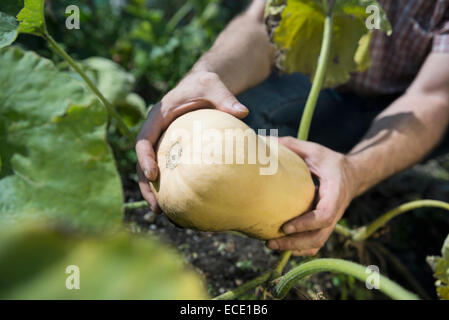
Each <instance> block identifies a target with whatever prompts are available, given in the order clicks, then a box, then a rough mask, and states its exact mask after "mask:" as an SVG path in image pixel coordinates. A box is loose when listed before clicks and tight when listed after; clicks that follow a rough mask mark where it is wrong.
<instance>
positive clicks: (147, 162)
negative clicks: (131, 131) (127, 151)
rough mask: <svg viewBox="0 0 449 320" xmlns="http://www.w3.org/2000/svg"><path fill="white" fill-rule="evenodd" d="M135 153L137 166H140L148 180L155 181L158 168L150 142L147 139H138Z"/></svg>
mask: <svg viewBox="0 0 449 320" xmlns="http://www.w3.org/2000/svg"><path fill="white" fill-rule="evenodd" d="M136 153H137V159H138V162H139V167H140V168H142V172H143V174H144V176H145V177H146V178H147V179H148V180H150V181H155V180H156V179H157V176H158V174H159V169H158V166H157V162H156V155H155V153H154V150H153V146H152V145H151V142H150V141H149V140H147V139H140V140H138V141H137V143H136Z"/></svg>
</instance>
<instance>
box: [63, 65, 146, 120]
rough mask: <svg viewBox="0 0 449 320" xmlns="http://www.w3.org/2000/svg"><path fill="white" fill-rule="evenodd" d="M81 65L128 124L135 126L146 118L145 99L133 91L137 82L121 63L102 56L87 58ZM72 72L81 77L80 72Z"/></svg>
mask: <svg viewBox="0 0 449 320" xmlns="http://www.w3.org/2000/svg"><path fill="white" fill-rule="evenodd" d="M81 66H82V67H83V69H84V71H85V72H86V73H87V74H88V75H89V77H90V78H91V80H92V81H93V82H94V84H95V85H96V86H97V88H98V89H99V90H100V91H101V93H102V94H103V95H104V96H105V97H106V99H108V101H110V102H111V103H112V104H113V106H114V107H115V108H116V110H117V111H118V113H119V114H120V116H121V117H122V118H123V120H124V121H125V123H126V124H127V125H128V126H135V125H136V124H139V123H140V121H141V120H143V119H145V114H146V106H145V101H144V100H143V99H142V98H141V97H140V96H139V95H137V94H135V93H132V92H131V91H132V90H133V88H134V83H135V78H134V76H133V75H132V74H131V73H129V72H126V70H124V69H123V68H122V67H121V66H120V65H119V64H117V63H115V62H113V61H111V60H109V59H106V58H102V57H91V58H88V59H85V60H83V61H82V62H81ZM72 74H73V76H74V77H76V78H79V75H78V74H74V73H72Z"/></svg>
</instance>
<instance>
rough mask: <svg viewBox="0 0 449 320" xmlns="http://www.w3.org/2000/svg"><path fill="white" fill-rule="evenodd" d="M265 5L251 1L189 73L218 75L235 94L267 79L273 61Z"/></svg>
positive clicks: (256, 0)
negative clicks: (202, 72)
mask: <svg viewBox="0 0 449 320" xmlns="http://www.w3.org/2000/svg"><path fill="white" fill-rule="evenodd" d="M264 5H265V1H263V0H255V1H253V3H252V5H251V6H250V8H249V9H248V10H247V11H246V12H245V13H243V14H242V15H240V16H238V17H237V18H235V19H234V20H233V21H232V22H231V23H230V24H229V25H228V26H227V27H226V29H225V30H224V31H223V32H222V33H221V34H220V36H219V37H218V38H217V40H216V41H215V43H214V45H213V46H212V48H211V49H210V50H209V51H208V52H207V53H205V54H204V55H203V56H202V57H201V58H200V60H199V61H198V62H197V63H196V64H195V66H194V67H193V69H192V71H210V72H214V73H216V74H218V76H219V77H220V79H221V81H223V83H224V84H225V85H226V86H227V87H228V89H229V90H230V91H231V92H232V93H233V94H234V95H237V94H239V93H241V92H243V91H245V90H246V89H249V88H251V87H253V86H254V85H256V84H258V83H260V82H262V81H263V80H264V79H266V78H267V77H268V75H269V74H270V71H271V67H272V64H273V61H274V60H273V52H272V48H271V45H270V42H269V38H268V34H267V31H266V29H265V25H264V23H263V9H264Z"/></svg>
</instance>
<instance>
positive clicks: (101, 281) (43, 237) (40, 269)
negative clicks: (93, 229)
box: [0, 225, 207, 299]
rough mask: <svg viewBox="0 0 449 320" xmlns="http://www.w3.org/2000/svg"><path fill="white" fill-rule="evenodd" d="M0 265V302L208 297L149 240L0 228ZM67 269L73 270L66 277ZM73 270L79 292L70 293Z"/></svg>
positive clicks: (170, 253) (198, 281) (34, 228)
mask: <svg viewBox="0 0 449 320" xmlns="http://www.w3.org/2000/svg"><path fill="white" fill-rule="evenodd" d="M0 261H1V263H0V299H206V298H207V294H206V290H205V288H204V286H203V283H202V281H201V278H200V277H199V276H198V274H196V273H195V272H193V271H192V270H189V269H187V268H186V267H185V266H184V264H183V261H182V259H180V257H179V256H178V255H177V254H176V253H175V252H174V251H173V250H172V249H171V248H168V247H167V246H166V245H164V244H161V243H159V242H158V241H156V240H155V239H152V238H148V237H145V238H143V237H141V238H136V237H132V236H131V235H129V234H125V233H120V234H116V235H113V236H101V237H100V236H95V237H93V236H89V237H83V238H81V237H79V236H75V235H73V234H68V233H67V232H65V233H64V232H62V231H60V230H56V229H51V230H48V229H45V228H43V227H41V226H40V225H38V226H30V225H26V226H20V227H16V228H13V229H12V230H9V228H8V229H7V228H5V227H3V228H0ZM68 266H76V267H77V268H78V269H77V270H76V269H72V270H70V269H69V270H68V271H69V272H68V273H66V270H67V267H68ZM77 271H79V273H78V274H79V290H77V289H72V290H69V289H67V287H66V283H67V281H68V283H69V285H70V284H72V285H73V284H75V282H74V281H73V280H74V278H73V277H76V273H75V272H77ZM69 277H72V278H70V279H69V280H68V278H69ZM69 287H70V286H69Z"/></svg>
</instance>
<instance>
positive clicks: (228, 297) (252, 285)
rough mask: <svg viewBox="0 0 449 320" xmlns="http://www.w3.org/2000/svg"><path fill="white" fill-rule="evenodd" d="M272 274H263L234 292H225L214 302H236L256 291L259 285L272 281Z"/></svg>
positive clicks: (270, 271)
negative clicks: (249, 292)
mask: <svg viewBox="0 0 449 320" xmlns="http://www.w3.org/2000/svg"><path fill="white" fill-rule="evenodd" d="M271 274H272V270H269V271H267V272H265V273H262V274H261V275H260V276H258V277H257V278H254V279H253V280H250V281H248V282H246V283H244V284H242V285H241V286H239V287H237V288H235V289H234V290H230V291H228V292H225V293H223V294H221V295H219V296H217V297H215V298H213V300H234V299H237V298H238V297H240V296H241V295H243V294H245V293H246V292H247V291H249V290H251V289H254V288H255V287H257V286H258V285H261V284H262V283H265V282H266V281H268V280H269V279H270V276H271Z"/></svg>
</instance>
